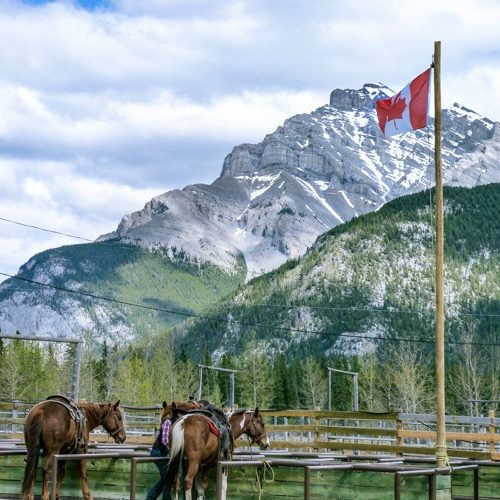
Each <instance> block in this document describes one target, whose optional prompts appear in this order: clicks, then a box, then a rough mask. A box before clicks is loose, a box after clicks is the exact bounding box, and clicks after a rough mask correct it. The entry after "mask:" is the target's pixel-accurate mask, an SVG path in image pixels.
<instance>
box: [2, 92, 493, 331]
mask: <svg viewBox="0 0 500 500" xmlns="http://www.w3.org/2000/svg"><path fill="white" fill-rule="evenodd" d="M388 92H389V91H388V89H387V88H386V87H384V86H382V85H378V84H367V85H365V86H364V87H363V88H362V89H360V90H342V89H337V90H334V91H333V92H332V93H331V95H330V102H329V104H328V105H324V106H322V107H320V108H318V109H317V110H315V111H313V112H312V113H310V114H301V115H297V116H293V117H291V118H290V119H288V120H286V121H285V123H284V124H283V125H282V126H280V127H278V129H277V130H276V131H274V132H273V133H271V134H269V135H267V136H265V137H264V139H263V141H262V142H260V143H258V144H241V145H239V146H236V147H235V148H234V149H233V151H232V152H231V153H229V154H228V155H227V156H226V158H225V159H224V162H223V166H222V172H221V175H220V176H219V177H218V178H217V179H216V180H215V181H214V182H213V183H212V184H210V185H203V184H195V185H191V186H187V187H185V188H184V189H182V190H173V191H169V192H167V193H165V194H163V195H160V196H157V197H155V198H153V199H152V200H151V201H149V202H148V203H146V205H145V207H144V209H143V210H141V211H138V212H134V213H132V214H129V215H126V216H124V217H123V219H122V221H121V222H120V224H119V226H118V228H117V229H116V231H114V232H112V233H109V234H107V235H103V236H102V237H101V238H100V239H99V241H101V242H103V241H107V242H110V241H113V242H116V241H118V242H119V243H120V245H122V246H123V245H124V244H131V245H133V248H135V249H137V250H139V249H140V252H138V253H137V254H134V259H135V260H134V261H133V259H131V258H129V257H125V256H121V255H120V257H119V259H118V257H117V254H116V251H115V250H110V251H109V252H107V253H106V254H105V255H104V256H103V250H102V248H103V247H104V248H110V247H109V246H108V247H106V246H103V245H98V244H93V245H89V246H88V247H87V246H86V245H78V246H77V245H73V246H68V247H62V248H60V249H55V250H51V251H48V252H43V254H39V255H36V256H33V257H32V258H31V259H30V260H29V261H28V263H26V264H25V265H24V266H22V267H21V269H20V271H19V276H23V277H27V278H29V279H35V280H42V282H43V283H46V284H49V285H50V284H56V285H57V286H59V287H62V288H71V289H73V290H81V291H86V292H89V291H92V292H93V293H95V294H97V295H108V296H111V297H115V298H120V299H121V300H123V301H125V302H134V303H135V302H140V303H144V304H145V305H146V304H160V305H163V306H164V307H166V308H167V309H170V310H173V309H175V310H178V309H183V310H187V311H196V310H200V308H202V307H203V305H204V304H206V303H207V301H212V302H213V301H214V300H217V299H218V298H220V297H222V296H223V295H224V294H226V293H228V292H229V291H230V290H232V289H234V288H235V287H237V286H238V285H239V284H240V283H241V272H242V267H243V268H244V270H243V273H244V274H246V279H249V278H253V277H255V276H257V275H259V274H262V273H263V272H265V271H269V270H271V269H274V268H276V267H278V266H279V265H280V264H282V263H283V262H285V261H286V260H287V259H289V258H294V257H299V256H301V255H303V254H304V253H305V252H306V250H307V249H308V247H310V246H311V245H312V244H313V243H314V241H315V240H316V238H317V237H318V236H319V235H320V234H322V233H324V232H326V231H327V230H328V229H330V228H332V227H334V226H337V225H339V224H342V223H343V222H347V221H349V220H350V219H352V218H353V217H355V216H358V215H361V214H364V213H367V212H370V211H374V210H377V209H378V208H380V207H381V206H382V205H384V204H385V203H386V202H388V201H390V200H392V199H394V198H397V197H399V196H401V195H403V194H410V193H413V192H417V191H421V190H423V189H425V188H428V187H431V186H432V185H433V184H434V161H433V158H434V152H433V151H434V136H433V128H432V126H431V127H429V129H425V130H421V131H417V132H415V133H407V134H404V135H401V136H396V137H393V138H392V139H385V138H384V137H383V136H382V134H381V133H380V131H379V128H378V124H377V122H376V116H375V111H374V101H375V99H376V98H380V97H385V96H386V95H387V94H388ZM442 163H443V175H444V180H445V184H448V185H454V186H466V187H472V186H476V185H480V184H488V183H491V182H500V123H498V122H492V121H491V120H489V119H487V118H484V117H481V116H479V115H478V114H476V113H474V112H473V111H471V110H468V109H467V108H465V107H462V106H459V105H454V106H453V107H452V108H451V109H449V110H444V111H443V138H442ZM77 247H78V248H77ZM99 247H101V248H100V249H99V250H98V248H99ZM82 248H83V250H82ZM143 249H148V250H157V252H153V253H152V254H151V255H155V258H156V257H158V258H160V259H161V258H162V259H163V261H164V262H158V261H155V262H154V263H148V265H147V266H149V267H147V266H146V267H144V266H145V263H146V261H147V260H148V257H145V255H146V254H148V252H143ZM129 253H130V252H129ZM83 254H84V255H83ZM77 255H78V256H77ZM165 256H167V257H169V258H170V260H169V261H168V262H170V263H171V262H174V263H178V264H179V265H183V266H184V265H185V266H190V265H191V266H192V268H190V269H188V270H187V271H186V272H185V273H184V274H183V275H182V276H180V275H179V274H178V273H179V272H180V271H179V268H175V269H174V268H172V267H169V268H168V269H166V267H165V266H167V264H166V263H165V261H167V259H165ZM118 261H119V262H118ZM132 261H133V262H132ZM139 262H140V263H142V264H141V265H142V266H143V267H141V268H140V270H138V269H139V267H138V264H137V263H139ZM148 262H149V261H148ZM168 265H170V264H168ZM207 265H213V266H215V267H216V268H217V269H218V271H217V272H216V273H218V274H216V278H214V277H213V276H214V275H213V274H210V273H206V272H203V269H202V268H203V266H207ZM197 269H198V270H200V269H201V271H200V272H199V275H196V272H197ZM221 273H222V274H221ZM238 273H240V274H238ZM159 275H161V279H157V277H158V276H159ZM209 276H212V279H213V280H216V282H217V284H216V285H214V284H213V283H212V284H211V283H208V282H203V286H198V283H199V282H201V281H203V280H209ZM235 276H236V278H235ZM193 277H194V278H195V279H194V281H189V280H191V279H193ZM196 280H198V281H196ZM23 288H26V286H20V284H19V282H16V281H15V280H7V281H6V282H4V283H3V284H2V285H0V328H1V329H2V331H5V332H11V331H15V330H20V331H21V332H23V333H25V332H26V333H32V332H38V333H39V334H41V335H62V336H67V335H70V336H74V335H80V334H81V333H82V332H84V331H85V332H88V331H93V332H97V333H96V335H98V336H106V335H111V333H112V334H113V335H114V338H119V337H120V336H123V334H124V332H125V333H126V336H127V338H133V337H134V336H135V335H139V334H143V332H145V331H149V330H151V329H152V328H153V326H152V324H153V323H152V320H151V319H150V317H149V316H148V317H146V316H144V317H141V318H138V317H135V318H134V321H133V326H132V324H131V323H132V320H131V310H132V309H131V308H130V307H126V306H124V307H122V308H120V307H119V306H117V305H116V304H114V305H113V304H110V303H108V302H99V303H93V302H92V301H89V300H87V299H85V297H79V296H78V295H72V296H65V297H64V298H63V297H62V295H61V293H55V292H54V291H50V290H49V289H47V290H45V291H44V292H43V293H40V291H39V290H38V291H30V290H26V289H24V290H23ZM146 288H147V290H148V291H147V293H146ZM117 289H118V290H119V291H120V293H119V292H118V291H117ZM141 291H142V292H143V293H142V295H141V294H140V293H139V292H141ZM197 294H198V295H197ZM210 294H212V295H210ZM146 295H148V296H146ZM165 304H166V306H165ZM197 308H198V309H197ZM144 315H146V313H144ZM165 318H166V319H165ZM171 319H172V315H171V314H170V315H168V314H167V316H166V317H165V315H164V317H163V318H162V320H163V321H165V322H166V323H167V324H169V321H170V320H171ZM155 325H156V323H155Z"/></svg>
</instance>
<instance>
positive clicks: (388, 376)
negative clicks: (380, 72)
mask: <svg viewBox="0 0 500 500" xmlns="http://www.w3.org/2000/svg"><path fill="white" fill-rule="evenodd" d="M432 206H433V192H432V191H431V192H429V191H426V192H422V193H419V194H415V195H411V196H406V197H403V198H399V199H397V200H394V201H392V202H390V203H388V204H387V205H385V206H384V207H383V208H382V209H381V210H379V211H378V212H374V213H371V214H368V215H365V216H362V217H359V218H357V219H354V220H352V221H351V222H349V223H347V224H344V225H342V226H338V227H336V228H334V229H333V230H331V231H329V232H328V233H325V234H324V235H322V236H321V237H320V238H319V239H318V241H317V242H316V244H315V245H314V246H313V247H312V248H311V249H309V250H308V252H307V254H306V255H305V257H304V258H302V259H298V260H292V261H289V262H288V263H286V264H285V265H283V266H281V267H280V268H279V269H277V270H276V271H273V272H272V273H268V274H266V275H264V276H262V277H260V278H257V279H255V280H253V281H251V282H250V283H248V284H246V285H243V284H242V285H241V286H240V288H239V289H238V290H237V291H236V292H234V293H231V295H230V296H229V298H227V299H225V300H224V301H223V302H221V303H219V304H217V306H216V307H209V308H205V309H203V310H201V307H200V309H198V311H200V312H197V311H196V309H195V304H193V305H192V306H191V307H190V312H189V314H191V315H192V318H191V319H190V320H188V321H187V322H185V323H183V324H181V325H179V326H177V327H176V328H175V329H174V330H173V331H169V332H160V333H158V335H156V336H154V337H153V338H151V337H149V338H144V339H142V340H141V341H140V342H136V343H134V345H130V346H129V347H128V348H127V349H126V350H120V349H117V348H116V347H115V346H108V345H107V344H106V343H104V344H101V345H100V346H99V351H100V352H99V353H98V354H96V352H95V350H94V351H92V349H90V348H89V346H88V348H87V349H86V351H85V357H84V358H85V359H84V364H83V375H82V395H83V396H84V397H87V398H89V399H90V398H92V397H100V398H103V399H111V398H113V397H119V398H120V399H122V400H123V401H124V402H126V403H128V404H152V403H158V402H161V401H162V400H163V399H183V398H186V397H188V396H189V395H191V394H193V393H194V392H195V391H196V387H197V368H196V363H199V362H201V363H203V364H204V365H209V364H216V365H219V366H223V367H226V368H234V369H236V370H238V372H237V374H236V402H237V403H239V404H240V405H243V406H255V405H259V406H261V407H267V408H269V407H277V408H287V407H290V408H300V407H305V408H313V407H325V406H326V404H327V401H328V387H327V378H328V370H327V368H328V367H333V368H341V369H347V370H350V371H355V372H358V373H359V381H360V407H361V408H362V409H368V410H373V411H381V410H388V409H391V408H400V409H402V410H404V411H408V412H425V411H432V410H433V405H434V379H433V376H434V251H435V249H434V236H433V235H434V220H433V216H432V209H431V207H432ZM499 207H500V185H499V184H491V185H486V186H480V187H476V188H473V189H464V188H448V189H445V233H446V236H445V265H446V270H445V300H446V323H445V332H446V339H445V342H446V373H447V391H446V395H447V405H448V412H449V413H453V412H457V413H464V412H465V413H468V412H469V411H470V407H469V403H468V400H470V399H498V395H499V389H500V334H499V332H500V221H499V217H498V214H499V210H498V208H499ZM151 258H152V259H154V256H152V257H151ZM130 265H132V263H130ZM125 267H126V266H125ZM156 271H158V269H156ZM195 275H196V273H194V276H195ZM147 281H148V280H147V275H145V278H144V286H145V287H146V286H147ZM124 283H126V280H124ZM196 283H197V285H196V286H201V283H203V282H202V281H199V277H198V281H196ZM124 286H125V285H124ZM207 286H208V285H207ZM20 344H21V342H20V341H17V342H10V343H7V344H6V345H5V346H3V350H2V354H1V355H0V374H1V375H2V377H1V380H3V382H2V386H1V387H0V392H1V395H2V396H3V397H6V396H10V397H17V398H20V399H25V398H26V397H28V396H29V397H43V396H44V395H45V392H47V390H48V386H46V385H45V386H44V385H43V384H42V382H43V381H44V380H45V378H44V377H43V376H41V375H40V376H39V378H38V380H37V379H36V378H34V379H33V380H32V381H31V382H29V380H25V381H24V382H23V383H20V382H19V380H18V381H17V385H16V384H15V383H14V382H15V380H14V378H15V373H14V372H13V371H12V367H13V366H18V365H21V366H26V364H28V365H30V366H33V367H37V366H38V367H41V368H40V371H39V373H44V372H45V371H44V370H45V368H43V367H48V368H46V369H47V370H48V369H49V368H51V367H52V369H53V366H54V365H56V366H57V370H59V371H58V372H57V373H60V375H59V376H58V377H57V378H56V379H51V380H52V384H54V383H56V382H55V380H56V381H57V384H59V385H61V384H62V385H64V380H65V377H66V379H67V375H63V374H64V373H68V368H67V367H68V363H69V360H70V359H71V352H69V351H67V352H65V353H62V354H61V353H60V354H59V356H56V357H55V358H56V359H55V361H54V356H53V355H52V354H51V353H50V351H49V352H47V350H45V351H40V352H39V351H38V349H40V348H39V347H35V346H33V345H31V343H27V345H28V346H30V345H31V347H29V348H28V347H24V348H22V347H21V345H20ZM30 356H32V359H34V360H35V361H28V362H27V361H26V360H25V359H31V358H30ZM51 356H52V357H51ZM15 359H17V362H14V361H13V360H15ZM23 360H24V361H23ZM36 360H38V361H36ZM23 363H24V364H23ZM35 372H36V370H35V369H34V368H33V370H31V371H29V372H28V373H24V374H19V377H25V378H26V377H28V378H29V377H32V376H33V374H34V373H35ZM9 374H10V375H9ZM16 380H17V379H16ZM30 380H31V379H30ZM9 381H10V382H9ZM204 381H205V382H204V388H203V395H204V396H206V397H207V398H210V399H212V400H214V401H216V402H220V403H223V402H224V401H226V400H227V390H228V387H227V385H228V384H227V380H226V378H225V377H224V376H223V375H214V374H210V375H208V376H205V378H204ZM47 383H48V382H47ZM49 385H50V384H49ZM13 387H14V389H13ZM15 387H17V389H15ZM41 387H43V389H41ZM58 389H60V387H59V386H58ZM21 392H23V395H21ZM54 392H58V391H54ZM59 392H60V390H59ZM332 392H333V394H332V402H333V408H334V409H340V410H348V409H350V408H352V381H351V379H350V378H349V377H346V376H341V375H339V376H336V377H335V379H334V384H333V388H332ZM21 396H22V397H21ZM474 411H475V412H476V413H479V412H481V408H480V407H479V406H477V407H475V408H474Z"/></svg>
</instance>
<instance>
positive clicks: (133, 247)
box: [0, 189, 500, 318]
mask: <svg viewBox="0 0 500 500" xmlns="http://www.w3.org/2000/svg"><path fill="white" fill-rule="evenodd" d="M431 191H432V190H431V189H429V193H431ZM430 208H431V207H430ZM431 212H432V210H431ZM0 221H4V222H9V223H12V224H17V225H19V226H24V227H29V228H33V229H38V230H40V231H45V232H47V233H54V234H59V235H62V236H67V237H69V238H76V239H78V240H82V241H86V242H89V243H95V244H97V245H107V246H112V247H114V248H123V249H125V250H137V248H138V247H137V246H136V245H132V244H130V245H127V244H117V243H109V242H106V241H96V240H91V239H89V238H85V237H83V236H77V235H74V234H69V233H63V232H60V231H55V230H53V229H47V228H43V227H40V226H35V225H32V224H25V223H23V222H19V221H14V220H12V219H7V218H5V217H0ZM247 273H248V274H254V275H259V273H257V272H256V271H247ZM0 274H4V273H0ZM5 276H9V277H11V278H14V276H10V275H7V274H5ZM66 291H69V292H72V291H71V290H66ZM73 293H76V292H73ZM103 300H107V299H105V298H103ZM212 304H216V302H213V303H212ZM136 307H140V306H139V305H136ZM252 307H263V308H264V307H267V308H271V307H276V308H288V309H290V308H299V307H307V308H309V309H325V310H331V311H357V312H368V313H373V312H378V313H383V314H414V315H421V314H425V311H412V310H405V311H402V310H391V309H366V308H359V307H336V306H315V305H302V304H298V305H293V304H252ZM173 314H175V313H173ZM456 316H465V317H490V318H498V317H500V314H496V313H491V314H490V313H472V312H462V313H458V314H457V315H456Z"/></svg>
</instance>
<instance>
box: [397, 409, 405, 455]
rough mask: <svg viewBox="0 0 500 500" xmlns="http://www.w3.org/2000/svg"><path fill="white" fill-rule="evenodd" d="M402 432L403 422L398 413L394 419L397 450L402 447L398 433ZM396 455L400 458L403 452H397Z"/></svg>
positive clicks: (401, 440) (401, 439)
mask: <svg viewBox="0 0 500 500" xmlns="http://www.w3.org/2000/svg"><path fill="white" fill-rule="evenodd" d="M402 430H403V420H402V419H401V414H400V413H399V412H398V415H397V417H396V446H397V447H398V448H400V447H402V446H403V438H402V437H401V434H400V433H399V431H402ZM397 455H398V456H399V457H402V456H403V452H402V451H398V452H397Z"/></svg>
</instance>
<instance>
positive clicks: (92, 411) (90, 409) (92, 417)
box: [78, 401, 113, 430]
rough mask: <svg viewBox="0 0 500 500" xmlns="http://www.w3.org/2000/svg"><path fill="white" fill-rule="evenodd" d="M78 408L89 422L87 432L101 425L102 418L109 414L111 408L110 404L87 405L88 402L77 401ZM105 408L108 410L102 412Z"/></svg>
mask: <svg viewBox="0 0 500 500" xmlns="http://www.w3.org/2000/svg"><path fill="white" fill-rule="evenodd" d="M78 407H79V408H80V409H81V410H82V411H83V412H84V413H85V417H86V418H87V420H88V421H89V424H90V428H89V430H91V429H92V428H94V427H97V426H98V425H101V422H102V421H103V420H104V417H105V416H106V415H107V414H108V413H109V412H111V411H112V408H113V406H112V405H111V403H89V402H88V401H79V402H78ZM106 407H109V409H107V411H104V410H105V408H106Z"/></svg>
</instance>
